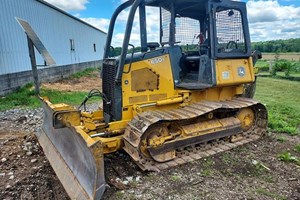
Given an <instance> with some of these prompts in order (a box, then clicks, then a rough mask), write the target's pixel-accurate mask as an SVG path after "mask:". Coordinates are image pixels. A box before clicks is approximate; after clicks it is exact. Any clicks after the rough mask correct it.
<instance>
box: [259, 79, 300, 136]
mask: <svg viewBox="0 0 300 200" xmlns="http://www.w3.org/2000/svg"><path fill="white" fill-rule="evenodd" d="M255 99H258V100H259V101H260V102H262V103H264V104H266V107H267V109H268V113H269V128H271V129H272V130H273V131H274V132H278V133H288V134H290V135H297V134H299V132H300V131H299V127H300V84H299V83H298V82H297V81H288V80H281V79H272V78H262V77H259V78H258V79H257V88H256V95H255Z"/></svg>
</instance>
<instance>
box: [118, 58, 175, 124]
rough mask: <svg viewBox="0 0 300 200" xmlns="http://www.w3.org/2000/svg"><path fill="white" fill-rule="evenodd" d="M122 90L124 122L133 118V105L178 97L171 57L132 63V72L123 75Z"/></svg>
mask: <svg viewBox="0 0 300 200" xmlns="http://www.w3.org/2000/svg"><path fill="white" fill-rule="evenodd" d="M128 68H129V65H128V64H127V65H125V68H124V71H128ZM143 72H145V74H143ZM137 79H139V84H138V85H136V84H137V81H136V80H137ZM133 84H134V85H133ZM155 85H157V86H155ZM136 88H138V90H137V89H136ZM143 88H144V89H143ZM122 90H123V91H122V93H123V120H125V119H131V118H132V117H133V116H132V114H131V113H132V112H131V110H130V108H131V107H132V106H133V105H136V104H144V103H153V102H156V101H158V100H162V99H166V98H170V97H174V96H176V91H175V90H174V81H173V73H172V69H171V63H170V57H169V55H162V56H158V57H154V58H150V59H146V60H143V61H138V62H135V63H132V65H131V69H130V72H129V73H127V74H125V73H124V74H123V77H122Z"/></svg>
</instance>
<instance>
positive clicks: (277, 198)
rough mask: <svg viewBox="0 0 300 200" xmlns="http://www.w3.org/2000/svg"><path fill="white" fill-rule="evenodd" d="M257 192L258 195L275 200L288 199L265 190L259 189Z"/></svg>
mask: <svg viewBox="0 0 300 200" xmlns="http://www.w3.org/2000/svg"><path fill="white" fill-rule="evenodd" d="M255 192H256V193H257V194H260V195H264V196H268V197H271V198H272V199H274V200H285V199H287V198H286V197H284V196H281V195H279V194H276V193H273V192H270V191H268V190H266V189H265V188H257V189H256V190H255Z"/></svg>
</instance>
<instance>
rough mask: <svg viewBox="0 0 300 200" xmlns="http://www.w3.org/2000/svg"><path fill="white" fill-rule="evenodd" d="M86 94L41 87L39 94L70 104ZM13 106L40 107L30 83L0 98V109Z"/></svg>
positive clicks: (55, 101) (78, 102)
mask: <svg viewBox="0 0 300 200" xmlns="http://www.w3.org/2000/svg"><path fill="white" fill-rule="evenodd" d="M86 95H87V93H86V92H60V91H57V90H49V89H41V96H47V97H50V100H51V102H52V103H61V102H64V103H67V104H70V105H79V104H80V103H81V102H82V101H83V99H84V98H85V96H86ZM15 107H21V108H24V107H25V108H37V107H40V102H39V100H38V98H37V97H36V95H35V93H34V87H33V85H32V84H27V85H26V86H24V87H22V88H20V89H18V90H17V91H16V92H13V93H11V94H9V95H7V96H6V97H2V98H0V111H3V110H8V109H12V108H15Z"/></svg>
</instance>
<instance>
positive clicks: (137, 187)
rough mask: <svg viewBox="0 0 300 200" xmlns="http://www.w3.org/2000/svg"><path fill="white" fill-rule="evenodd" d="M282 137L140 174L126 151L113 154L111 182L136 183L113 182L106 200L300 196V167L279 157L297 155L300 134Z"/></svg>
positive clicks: (109, 163) (108, 164)
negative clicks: (286, 153) (115, 182)
mask: <svg viewBox="0 0 300 200" xmlns="http://www.w3.org/2000/svg"><path fill="white" fill-rule="evenodd" d="M284 137H286V139H287V140H286V141H285V142H278V141H277V139H276V138H277V135H275V134H272V135H271V136H265V137H264V138H262V139H260V140H259V141H256V142H253V143H250V144H247V145H244V146H242V147H238V148H235V149H232V150H231V151H227V152H224V153H220V154H217V155H215V156H212V157H208V158H205V159H201V160H198V161H194V162H192V163H188V164H184V165H182V166H178V167H175V168H172V169H168V170H165V171H162V172H160V173H152V172H151V173H144V172H143V173H142V172H141V171H140V170H139V169H137V167H136V165H132V161H131V160H130V159H129V158H128V157H129V156H128V155H127V154H125V153H122V152H121V153H119V154H115V155H109V156H107V157H108V158H109V161H106V163H105V164H106V171H107V180H110V179H112V177H113V178H115V177H118V178H120V179H121V180H126V179H128V176H131V177H133V181H132V182H130V183H129V184H128V185H127V189H125V190H122V188H121V190H119V189H118V188H117V187H114V186H112V187H111V188H109V189H108V190H107V191H106V193H105V194H104V199H270V200H271V199H300V167H299V166H297V165H296V164H295V163H286V162H283V161H280V160H278V158H277V156H278V154H280V153H282V152H284V151H287V150H288V151H290V152H291V153H292V154H293V155H296V156H298V157H299V156H300V154H299V153H298V152H296V151H295V150H293V147H294V146H295V145H296V144H299V143H300V137H291V136H288V135H284ZM119 163H120V165H119ZM256 163H259V164H256ZM113 168H117V169H116V170H115V169H113ZM118 169H119V170H118ZM122 169H123V170H122ZM122 171H123V173H122ZM124 172H125V174H124ZM136 177H141V179H140V180H139V181H136V179H135V178H136Z"/></svg>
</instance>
